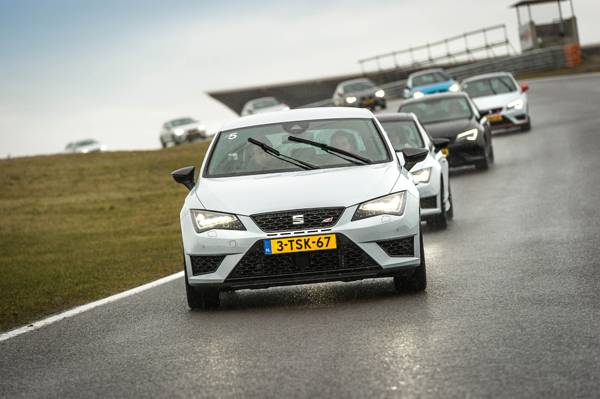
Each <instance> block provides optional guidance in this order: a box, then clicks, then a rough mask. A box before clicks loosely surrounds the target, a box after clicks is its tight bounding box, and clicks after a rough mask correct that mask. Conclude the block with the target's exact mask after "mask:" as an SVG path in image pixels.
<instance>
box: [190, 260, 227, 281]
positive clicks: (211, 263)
mask: <svg viewBox="0 0 600 399" xmlns="http://www.w3.org/2000/svg"><path fill="white" fill-rule="evenodd" d="M190 259H191V261H192V274H193V275H194V276H199V275H201V274H209V273H214V272H216V271H217V269H218V268H219V266H220V265H221V262H223V259H225V256H190Z"/></svg>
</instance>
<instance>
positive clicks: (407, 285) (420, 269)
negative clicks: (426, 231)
mask: <svg viewBox="0 0 600 399" xmlns="http://www.w3.org/2000/svg"><path fill="white" fill-rule="evenodd" d="M419 243H420V245H421V264H419V266H417V267H416V268H415V270H414V271H413V273H412V275H410V276H394V288H395V290H396V292H422V291H425V288H427V271H426V266H425V249H424V248H423V234H422V233H421V232H420V231H419Z"/></svg>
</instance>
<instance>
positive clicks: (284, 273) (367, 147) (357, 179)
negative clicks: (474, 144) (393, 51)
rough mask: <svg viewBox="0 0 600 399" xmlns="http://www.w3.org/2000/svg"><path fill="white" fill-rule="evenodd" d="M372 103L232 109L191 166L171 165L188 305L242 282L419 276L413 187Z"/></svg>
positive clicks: (213, 302) (414, 155) (209, 303)
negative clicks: (235, 113)
mask: <svg viewBox="0 0 600 399" xmlns="http://www.w3.org/2000/svg"><path fill="white" fill-rule="evenodd" d="M427 154H428V151H427V150H425V149H417V148H407V149H404V151H403V156H404V158H405V160H406V164H405V165H404V167H403V166H402V165H401V164H400V161H399V159H398V158H397V156H396V153H395V152H394V149H393V147H392V145H391V143H390V141H389V139H388V138H387V136H386V135H385V133H384V132H383V129H382V127H381V125H380V124H379V122H378V121H377V120H376V119H375V117H374V115H373V114H372V113H371V112H370V111H368V110H364V109H351V108H316V109H302V110H293V111H289V112H274V113H268V114H261V115H254V116H249V117H243V118H239V119H237V120H234V121H231V122H228V123H226V124H225V125H223V127H222V129H221V131H220V132H219V133H217V135H216V137H215V139H214V140H213V142H212V143H211V145H210V147H209V150H208V152H207V155H206V157H205V159H204V162H203V164H202V168H201V170H200V174H199V178H198V181H197V182H195V181H194V176H195V168H194V167H187V168H183V169H179V170H177V171H175V172H173V173H172V175H173V177H174V179H175V181H177V182H178V183H182V184H184V185H185V186H186V187H187V188H188V189H189V190H190V192H189V194H188V195H187V197H186V199H185V203H184V205H183V208H182V210H181V214H180V221H181V231H182V237H183V262H184V270H185V285H186V293H187V300H188V305H189V306H190V307H191V308H193V309H195V308H214V307H217V306H219V303H220V293H221V292H223V291H233V290H239V289H247V288H265V287H270V286H278V285H293V284H306V283H317V282H327V281H339V280H341V281H352V280H360V279H366V278H376V277H392V278H393V279H394V284H395V289H396V290H402V291H422V290H424V289H425V287H426V285H427V278H426V271H425V257H424V252H423V240H422V237H421V231H420V215H419V192H418V190H417V188H416V187H415V185H414V183H413V179H412V176H411V175H410V173H409V170H410V168H411V167H412V166H414V165H415V164H417V163H418V162H421V161H423V160H424V159H425V157H426V156H427Z"/></svg>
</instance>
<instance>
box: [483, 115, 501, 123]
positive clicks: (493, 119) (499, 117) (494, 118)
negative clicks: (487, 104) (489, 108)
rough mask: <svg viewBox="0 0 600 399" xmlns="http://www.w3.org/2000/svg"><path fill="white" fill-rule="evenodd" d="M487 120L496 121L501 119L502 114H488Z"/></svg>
mask: <svg viewBox="0 0 600 399" xmlns="http://www.w3.org/2000/svg"><path fill="white" fill-rule="evenodd" d="M487 120H488V121H490V122H498V121H501V120H502V115H488V116H487Z"/></svg>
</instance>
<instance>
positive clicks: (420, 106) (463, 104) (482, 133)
mask: <svg viewBox="0 0 600 399" xmlns="http://www.w3.org/2000/svg"><path fill="white" fill-rule="evenodd" d="M398 112H412V113H414V114H415V115H416V116H417V117H418V118H419V121H420V122H421V124H422V125H423V126H424V127H425V129H427V132H428V133H429V134H430V135H431V137H433V138H447V139H449V140H450V142H449V143H448V148H447V149H446V151H444V152H445V153H446V157H447V158H448V164H449V165H450V166H451V167H454V166H465V165H475V167H476V168H477V169H478V170H485V169H487V168H488V166H489V165H490V164H491V163H493V162H494V148H493V147H492V131H491V128H490V123H489V122H488V120H487V119H486V118H485V117H484V116H482V115H480V114H479V111H478V109H477V107H476V106H475V104H474V103H473V101H472V100H471V98H469V95H468V94H467V93H464V92H457V93H439V94H431V95H429V96H425V97H421V98H419V99H410V100H406V101H404V102H403V103H402V105H400V108H399V109H398Z"/></svg>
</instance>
